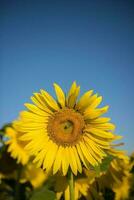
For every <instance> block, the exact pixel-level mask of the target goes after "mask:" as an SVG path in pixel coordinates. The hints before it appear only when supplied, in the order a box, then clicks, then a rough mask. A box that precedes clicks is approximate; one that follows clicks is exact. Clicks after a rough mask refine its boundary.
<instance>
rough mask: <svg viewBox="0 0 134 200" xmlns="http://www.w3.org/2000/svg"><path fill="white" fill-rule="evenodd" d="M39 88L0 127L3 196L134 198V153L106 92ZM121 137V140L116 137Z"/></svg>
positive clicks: (30, 199)
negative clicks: (111, 114) (105, 101)
mask: <svg viewBox="0 0 134 200" xmlns="http://www.w3.org/2000/svg"><path fill="white" fill-rule="evenodd" d="M54 90H55V95H56V97H55V98H54V97H52V96H51V95H50V94H49V93H48V92H47V91H46V90H43V89H41V90H40V91H39V92H38V93H34V94H33V96H32V97H31V103H25V107H26V109H25V110H23V111H20V113H19V116H18V118H17V119H15V120H14V121H13V122H11V123H9V124H5V125H3V127H1V129H0V200H78V199H80V200H134V153H132V154H131V155H130V156H128V155H127V152H126V151H125V149H123V143H122V142H120V140H121V138H122V136H119V135H117V134H115V125H114V124H113V123H112V122H111V119H110V118H109V117H107V115H106V116H104V114H105V113H107V111H108V109H109V106H107V105H106V106H104V107H101V106H100V103H101V102H102V96H99V95H98V94H97V93H96V94H94V92H93V90H89V91H87V92H86V93H84V94H82V95H81V96H80V97H78V96H79V94H80V86H78V85H77V84H76V82H73V83H72V85H71V87H70V89H69V91H68V92H67V93H65V92H63V90H62V89H61V87H60V86H59V85H58V84H56V83H54ZM118 141H119V142H118Z"/></svg>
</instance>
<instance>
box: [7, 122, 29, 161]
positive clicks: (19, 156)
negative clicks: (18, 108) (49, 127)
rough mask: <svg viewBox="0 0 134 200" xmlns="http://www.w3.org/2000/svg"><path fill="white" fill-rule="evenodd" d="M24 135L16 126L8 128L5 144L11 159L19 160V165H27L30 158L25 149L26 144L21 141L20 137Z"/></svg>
mask: <svg viewBox="0 0 134 200" xmlns="http://www.w3.org/2000/svg"><path fill="white" fill-rule="evenodd" d="M22 135H23V133H21V132H20V131H18V130H17V127H16V126H15V124H13V127H8V128H6V136H7V139H8V140H7V141H6V142H5V144H6V145H8V147H7V151H8V152H9V153H10V155H11V157H12V158H14V159H16V160H17V163H21V164H22V165H25V164H26V163H27V162H28V159H29V156H28V153H27V151H26V150H25V149H24V147H25V145H26V142H24V141H21V140H20V137H21V136H22Z"/></svg>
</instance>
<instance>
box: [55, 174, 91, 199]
mask: <svg viewBox="0 0 134 200" xmlns="http://www.w3.org/2000/svg"><path fill="white" fill-rule="evenodd" d="M54 186H55V191H56V197H57V199H58V200H60V199H62V197H63V196H64V199H65V200H70V192H69V185H68V181H67V178H66V177H65V176H60V175H58V176H56V177H55V184H54ZM88 189H89V180H88V179H87V178H86V177H81V178H77V179H75V181H74V193H75V195H74V196H75V200H78V199H80V198H81V197H82V196H84V197H86V196H87V194H88Z"/></svg>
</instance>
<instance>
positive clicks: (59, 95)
mask: <svg viewBox="0 0 134 200" xmlns="http://www.w3.org/2000/svg"><path fill="white" fill-rule="evenodd" d="M54 89H55V93H56V96H57V99H58V102H59V104H60V105H61V107H62V108H64V107H65V101H66V100H65V94H64V92H63V91H62V89H61V87H60V86H59V85H57V84H56V83H54Z"/></svg>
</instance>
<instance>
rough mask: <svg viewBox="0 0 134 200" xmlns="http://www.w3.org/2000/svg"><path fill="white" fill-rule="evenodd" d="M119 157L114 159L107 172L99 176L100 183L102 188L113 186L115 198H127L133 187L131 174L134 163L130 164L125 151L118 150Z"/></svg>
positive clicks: (116, 199) (119, 199) (120, 199)
mask: <svg viewBox="0 0 134 200" xmlns="http://www.w3.org/2000/svg"><path fill="white" fill-rule="evenodd" d="M113 152H114V153H118V154H119V157H118V158H115V159H113V160H112V162H111V163H110V166H109V168H108V170H107V171H106V173H103V174H102V176H100V177H99V178H98V180H97V181H98V185H99V188H100V190H104V188H111V189H112V190H113V192H114V193H115V200H122V199H127V198H128V196H129V190H130V187H131V174H130V170H131V168H132V165H131V164H130V160H129V157H128V156H126V155H125V154H124V155H123V152H121V151H120V153H119V151H118V152H116V151H115V150H113Z"/></svg>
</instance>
